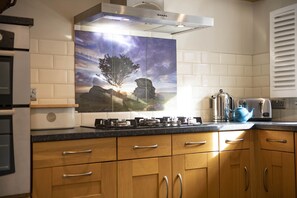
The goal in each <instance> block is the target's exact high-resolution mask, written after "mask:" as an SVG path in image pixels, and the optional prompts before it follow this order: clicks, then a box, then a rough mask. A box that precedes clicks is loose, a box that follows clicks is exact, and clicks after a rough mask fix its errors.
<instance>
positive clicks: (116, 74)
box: [99, 54, 140, 88]
mask: <svg viewBox="0 0 297 198" xmlns="http://www.w3.org/2000/svg"><path fill="white" fill-rule="evenodd" d="M139 67H140V66H139V64H134V63H133V62H132V60H131V59H130V58H129V57H127V56H125V55H121V54H120V55H119V57H118V56H109V54H106V55H104V58H99V68H100V70H101V72H102V75H103V76H104V78H105V79H106V81H107V82H108V83H109V84H110V85H112V86H115V87H117V88H121V86H122V85H123V83H124V80H125V79H126V78H128V77H129V76H130V74H132V73H135V72H137V71H138V70H139Z"/></svg>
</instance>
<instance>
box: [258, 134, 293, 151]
mask: <svg viewBox="0 0 297 198" xmlns="http://www.w3.org/2000/svg"><path fill="white" fill-rule="evenodd" d="M258 140H259V144H260V148H261V149H267V150H274V151H285V152H294V133H293V132H285V131H258Z"/></svg>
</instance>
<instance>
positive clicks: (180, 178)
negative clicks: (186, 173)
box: [177, 173, 183, 198]
mask: <svg viewBox="0 0 297 198" xmlns="http://www.w3.org/2000/svg"><path fill="white" fill-rule="evenodd" d="M177 178H178V179H179V184H180V193H179V198H182V197H183V178H182V176H181V174H180V173H178V174H177Z"/></svg>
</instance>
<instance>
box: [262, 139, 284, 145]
mask: <svg viewBox="0 0 297 198" xmlns="http://www.w3.org/2000/svg"><path fill="white" fill-rule="evenodd" d="M266 142H277V143H283V144H286V143H287V142H288V141H287V140H282V139H271V138H266Z"/></svg>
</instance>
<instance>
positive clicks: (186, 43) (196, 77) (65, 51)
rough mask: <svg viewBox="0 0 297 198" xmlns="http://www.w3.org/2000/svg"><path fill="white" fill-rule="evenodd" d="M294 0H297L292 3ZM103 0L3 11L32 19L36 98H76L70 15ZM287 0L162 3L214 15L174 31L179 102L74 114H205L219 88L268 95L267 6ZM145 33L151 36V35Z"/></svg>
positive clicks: (29, 2) (44, 0)
mask: <svg viewBox="0 0 297 198" xmlns="http://www.w3.org/2000/svg"><path fill="white" fill-rule="evenodd" d="M295 1H296V0H295ZM98 2H100V0H21V1H18V3H17V5H16V6H15V7H13V8H10V9H9V10H7V11H5V12H4V13H3V14H6V15H14V16H24V17H31V18H34V22H35V25H34V26H33V27H32V28H31V32H30V33H31V47H30V52H31V86H32V87H34V88H37V98H38V100H37V102H36V103H43V104H44V103H73V102H74V52H73V51H74V43H73V16H74V15H76V14H78V13H80V12H81V11H83V10H85V9H87V8H89V7H91V6H92V5H95V4H96V3H98ZM292 2H294V1H292V0H261V1H259V2H257V3H251V2H247V1H242V0H174V1H171V0H165V10H167V11H174V12H183V13H186V14H194V15H203V16H209V17H213V18H214V20H215V26H214V27H212V28H208V29H203V30H199V31H193V32H189V33H186V34H180V35H177V36H173V38H175V39H177V49H178V52H177V54H178V59H177V61H178V65H177V78H178V94H177V105H175V106H174V108H171V109H168V110H167V112H166V113H164V112H125V113H120V114H118V113H100V114H95V113H90V114H82V115H81V114H77V123H78V125H79V124H80V123H81V122H82V123H83V124H92V123H93V120H94V118H96V117H98V116H99V117H102V118H108V117H119V118H126V117H135V116H156V117H157V116H158V115H178V116H180V115H184V116H189V115H191V116H192V115H193V116H194V115H195V116H202V117H203V119H204V120H209V119H210V113H211V110H210V109H209V100H208V99H209V97H210V96H211V95H213V94H215V93H217V92H218V90H219V89H220V88H223V89H224V90H225V91H226V92H228V93H230V94H232V95H233V96H234V97H235V98H240V97H269V43H268V39H269V37H268V35H269V33H268V27H269V25H268V21H269V18H267V17H268V16H269V14H268V13H269V11H270V10H273V9H275V8H278V7H281V6H283V5H288V4H290V3H292ZM148 36H150V35H148Z"/></svg>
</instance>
